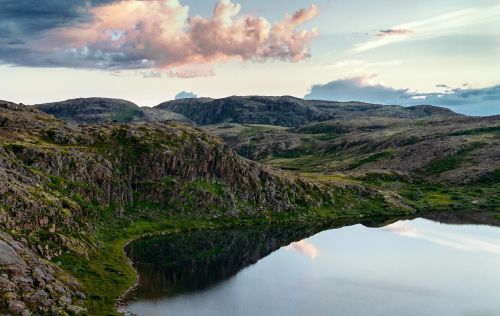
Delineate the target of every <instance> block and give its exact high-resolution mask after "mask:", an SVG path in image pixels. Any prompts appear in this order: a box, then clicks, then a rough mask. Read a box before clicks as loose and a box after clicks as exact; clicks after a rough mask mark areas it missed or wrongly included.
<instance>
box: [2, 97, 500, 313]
mask: <svg viewBox="0 0 500 316" xmlns="http://www.w3.org/2000/svg"><path fill="white" fill-rule="evenodd" d="M42 111H43V112H42ZM46 112H48V113H52V114H53V115H49V114H47V113H46ZM169 118H174V119H169ZM175 118H178V119H181V120H185V121H186V122H187V123H186V122H181V121H179V120H176V119H175ZM193 121H194V122H195V123H197V124H199V125H194V123H193ZM216 122H221V123H220V124H212V123H216ZM75 123H76V124H75ZM255 123H258V124H255ZM264 123H265V124H264ZM206 124H208V125H206ZM499 132H500V117H499V116H493V117H466V116H461V115H458V114H455V113H453V112H451V111H449V110H446V109H442V108H437V107H432V106H418V107H410V108H405V107H399V106H384V105H373V104H364V103H356V102H349V103H338V102H323V101H304V100H301V99H296V98H291V97H230V98H226V99H220V100H214V99H185V100H179V101H172V102H168V103H167V104H163V105H161V106H159V107H156V108H152V109H144V108H140V107H138V106H136V105H134V104H133V103H130V102H127V101H123V100H114V99H100V98H98V99H75V100H68V101H64V102H62V103H61V102H58V103H53V104H45V105H38V106H25V105H21V104H14V103H10V102H5V101H0V177H1V179H2V181H1V182H0V314H14V315H18V314H19V315H26V314H29V313H32V314H42V315H43V314H51V315H65V314H91V315H116V314H117V311H116V301H117V299H118V298H119V297H120V296H121V295H122V294H123V293H124V292H125V291H126V290H127V289H128V288H129V287H130V286H131V285H132V284H133V283H134V281H135V277H136V273H135V271H134V270H133V269H132V268H131V266H130V265H129V263H128V262H129V261H128V259H127V257H126V256H125V254H124V251H123V249H124V247H125V246H126V244H127V243H128V242H130V241H131V240H134V239H136V238H140V237H142V236H148V235H153V234H159V233H162V234H164V233H166V234H168V233H175V232H179V231H183V232H185V231H193V230H194V231H195V230H199V229H225V228H230V227H235V226H255V225H267V226H270V225H275V224H276V225H278V224H279V225H283V224H287V225H292V226H294V225H299V224H303V223H321V225H324V227H328V226H329V225H332V226H335V225H338V223H351V224H352V223H358V222H374V223H375V222H377V223H378V222H379V221H380V220H382V221H383V220H384V218H386V217H388V216H391V217H393V216H394V215H398V216H413V215H414V214H422V213H426V214H427V212H430V211H433V212H435V211H441V210H446V211H449V210H464V211H467V212H473V211H476V210H487V211H489V212H494V213H495V212H496V214H499V213H500V198H499V197H500V165H499V161H500V159H498V157H500V152H499V150H500V134H499ZM495 216H496V215H495ZM374 217H375V219H374Z"/></svg>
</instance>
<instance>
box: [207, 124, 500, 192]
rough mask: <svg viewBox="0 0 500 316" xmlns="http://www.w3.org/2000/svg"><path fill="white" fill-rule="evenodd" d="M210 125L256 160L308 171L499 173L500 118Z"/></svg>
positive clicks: (443, 177) (464, 178)
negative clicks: (295, 126) (295, 125)
mask: <svg viewBox="0 0 500 316" xmlns="http://www.w3.org/2000/svg"><path fill="white" fill-rule="evenodd" d="M206 129H207V130H208V131H209V132H210V133H213V134H216V135H219V136H220V137H222V138H223V139H225V140H226V142H227V143H228V144H230V145H231V146H232V147H233V148H234V149H235V150H236V151H237V152H239V153H240V154H241V155H243V156H246V157H248V158H250V159H254V160H260V161H263V162H265V163H267V164H270V165H274V166H275V167H280V168H284V169H292V170H298V171H302V172H322V173H332V172H341V173H343V174H346V175H353V176H356V175H360V174H366V173H374V172H377V173H387V172H392V173H398V174H404V175H409V176H413V177H418V178H425V179H428V180H437V181H444V182H453V183H470V182H474V181H478V180H481V179H486V178H489V177H494V176H495V174H496V172H498V170H500V162H499V161H500V160H499V158H500V138H499V132H500V117H498V116H496V117H495V116H493V117H462V116H453V117H446V118H443V117H431V118H420V119H408V118H389V117H360V118H352V119H336V120H328V121H323V122H319V123H313V124H308V125H303V126H300V127H298V128H282V127H276V126H267V125H242V124H220V125H213V126H207V127H206Z"/></svg>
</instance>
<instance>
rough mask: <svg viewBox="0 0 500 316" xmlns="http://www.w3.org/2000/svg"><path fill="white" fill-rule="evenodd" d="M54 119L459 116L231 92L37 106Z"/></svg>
mask: <svg viewBox="0 0 500 316" xmlns="http://www.w3.org/2000/svg"><path fill="white" fill-rule="evenodd" d="M35 107H36V108H38V109H39V110H41V111H43V112H45V113H48V114H51V115H54V116H55V117H56V118H59V119H62V120H65V121H69V122H74V123H83V124H88V123H100V122H112V121H116V122H120V123H131V122H157V121H164V120H178V121H185V122H194V123H196V124H199V125H212V124H220V123H240V124H266V125H277V126H287V127H297V126H300V125H303V124H307V123H312V122H321V121H326V120H332V119H342V118H344V119H347V118H355V117H358V118H359V117H392V118H423V117H431V116H459V114H456V113H454V112H453V111H451V110H449V109H446V108H441V107H435V106H430V105H419V106H411V107H403V106H398V105H380V104H369V103H361V102H333V101H317V100H303V99H299V98H294V97H290V96H282V97H272V96H271V97H268V96H243V97H240V96H232V97H227V98H222V99H210V98H194V99H181V100H173V101H168V102H165V103H162V104H159V105H157V106H155V107H152V108H150V107H139V106H137V105H136V104H134V103H132V102H129V101H125V100H120V99H107V98H81V99H72V100H67V101H61V102H53V103H45V104H38V105H35Z"/></svg>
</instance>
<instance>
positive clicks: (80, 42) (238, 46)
mask: <svg viewBox="0 0 500 316" xmlns="http://www.w3.org/2000/svg"><path fill="white" fill-rule="evenodd" d="M240 11H241V6H240V5H239V4H235V3H232V2H231V1H230V0H219V1H218V2H217V4H216V5H215V8H214V11H213V16H212V17H210V18H205V17H201V16H189V7H188V6H183V5H181V4H180V3H179V1H178V0H151V1H140V0H123V1H120V2H115V3H112V4H108V5H103V6H98V7H95V8H93V9H92V10H91V15H92V16H93V18H92V20H91V22H89V23H82V24H79V25H76V26H71V27H62V28H59V29H56V30H53V31H51V32H49V33H48V34H46V36H45V38H44V39H43V40H41V41H39V42H38V43H37V49H39V50H43V51H52V52H53V53H54V47H57V48H56V49H55V50H56V51H55V53H60V54H69V53H71V54H74V55H75V56H78V57H79V58H83V59H84V58H86V57H89V58H91V59H92V60H95V63H97V66H99V62H100V63H101V64H102V65H104V67H106V66H107V65H110V67H116V68H120V67H122V66H123V68H128V67H127V64H126V63H127V62H130V64H133V65H134V66H133V68H141V67H143V68H149V67H152V68H156V69H159V70H164V71H165V72H167V73H168V74H169V75H172V76H180V77H193V76H198V75H210V74H211V73H212V69H211V65H213V64H217V63H225V62H228V61H232V60H238V61H249V60H250V61H265V60H269V59H277V60H282V61H291V62H298V61H301V60H303V59H305V58H308V57H309V56H310V53H309V45H310V43H311V41H312V40H313V39H314V38H315V37H317V36H318V35H319V33H318V30H317V29H315V28H313V29H311V30H306V29H303V28H302V26H303V25H304V23H306V22H308V21H310V20H312V19H313V18H314V17H315V16H316V15H317V14H318V10H317V7H316V6H315V5H312V6H311V7H309V8H307V9H301V10H299V11H297V12H295V13H294V14H292V15H286V16H285V18H284V19H283V20H282V21H279V22H277V23H275V24H274V25H273V24H271V23H270V22H269V21H267V20H266V19H265V18H263V17H255V16H252V15H241V14H240ZM131 61H133V63H132V62H131ZM97 68H101V67H97Z"/></svg>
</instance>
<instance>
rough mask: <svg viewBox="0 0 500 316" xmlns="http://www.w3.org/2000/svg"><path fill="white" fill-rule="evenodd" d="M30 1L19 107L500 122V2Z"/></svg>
mask: <svg viewBox="0 0 500 316" xmlns="http://www.w3.org/2000/svg"><path fill="white" fill-rule="evenodd" d="M32 2H33V1H31V0H30V1H23V2H19V1H13V0H2V1H0V4H2V8H3V9H2V10H1V11H0V17H1V18H2V21H3V22H2V23H0V34H2V35H3V38H2V39H0V74H1V75H0V98H1V99H5V100H7V101H12V102H17V103H25V104H40V103H47V102H55V100H67V99H73V98H80V97H83V98H86V97H95V96H97V95H99V96H102V97H106V98H120V99H124V100H130V101H131V102H134V103H136V104H137V105H139V106H148V107H151V106H155V105H157V104H160V103H161V102H165V101H166V100H173V99H175V98H176V96H177V95H179V94H181V93H183V92H185V93H187V95H188V96H204V97H211V98H223V97H227V96H230V95H277V96H280V95H290V96H294V97H298V98H305V99H318V100H331V101H340V102H345V101H351V100H354V101H359V102H366V103H377V104H395V105H402V106H409V105H416V104H429V105H434V106H441V107H446V108H449V109H452V110H453V111H455V112H457V113H462V114H467V115H496V114H500V62H499V61H498V60H499V57H500V40H499V38H500V29H499V28H498V23H499V22H500V5H498V3H497V2H496V1H493V0H481V1H471V0H463V1H451V0H446V1H441V2H440V3H439V4H436V3H434V2H432V1H430V0H424V1H421V2H419V3H418V4H413V3H412V4H410V5H409V4H408V3H405V2H401V3H396V4H394V3H390V2H389V1H381V2H378V3H373V2H371V1H365V0H357V1H341V0H338V1H332V0H316V1H309V0H308V1H287V2H279V3H277V2H274V3H267V2H264V1H249V0H241V1H229V0H219V1H215V0H214V1H206V2H203V3H200V2H197V1H194V0H181V1H177V0H154V1H140V0H127V1H118V0H94V1H87V0H77V1H75V2H72V3H70V4H68V3H66V4H61V3H60V2H58V1H55V0H49V1H46V2H45V3H44V7H40V6H37V5H36V3H32ZM353 15H354V16H356V18H355V19H352V18H350V17H351V16H353ZM207 33H210V34H212V37H211V36H207V35H206V34H207ZM283 78H285V79H283Z"/></svg>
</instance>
